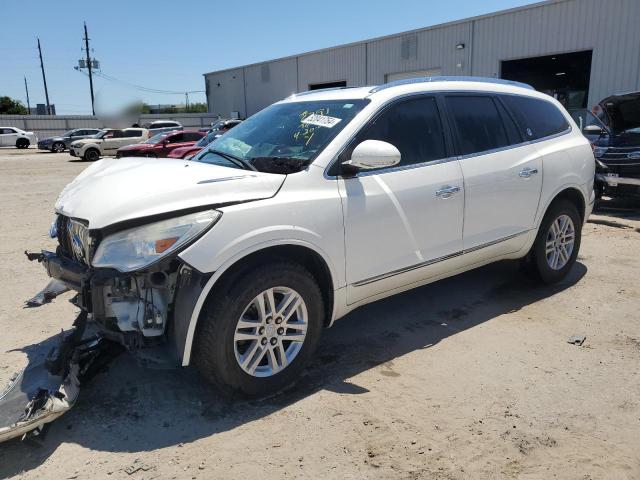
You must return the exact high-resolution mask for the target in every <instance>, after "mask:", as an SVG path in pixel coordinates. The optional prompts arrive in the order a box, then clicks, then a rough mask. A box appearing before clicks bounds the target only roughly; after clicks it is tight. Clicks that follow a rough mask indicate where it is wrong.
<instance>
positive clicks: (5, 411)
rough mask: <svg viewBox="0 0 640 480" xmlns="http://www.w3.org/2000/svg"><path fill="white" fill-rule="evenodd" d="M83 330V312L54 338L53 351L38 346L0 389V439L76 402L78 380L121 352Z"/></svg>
mask: <svg viewBox="0 0 640 480" xmlns="http://www.w3.org/2000/svg"><path fill="white" fill-rule="evenodd" d="M86 332H87V315H86V313H84V312H82V313H80V315H78V318H77V319H76V321H75V322H74V327H73V329H71V330H70V331H68V332H63V333H60V334H59V335H58V336H57V337H56V339H57V340H58V345H57V346H56V347H55V348H54V349H53V350H51V351H49V352H48V353H45V352H44V351H45V349H47V348H49V347H48V346H46V345H39V346H38V347H37V350H41V351H36V352H35V353H34V354H33V355H32V357H33V358H32V360H30V362H29V365H28V366H27V367H26V368H25V369H24V370H23V371H22V372H20V373H19V374H17V375H15V376H14V378H13V379H12V380H11V381H10V383H9V384H8V385H7V387H6V388H5V389H4V391H3V392H2V393H0V442H4V441H7V440H10V439H12V438H17V437H23V438H24V437H25V436H37V435H39V434H40V433H42V432H43V429H44V428H45V426H46V425H47V424H48V423H50V422H52V421H54V420H56V419H57V418H58V417H60V416H61V415H63V414H64V413H66V412H67V411H68V410H69V409H70V408H72V407H73V406H74V405H75V403H76V400H77V399H78V395H79V393H80V385H81V383H82V382H83V381H86V380H88V379H89V378H90V377H91V376H92V375H93V374H94V373H96V372H97V371H98V370H99V368H100V366H101V365H103V363H104V361H106V360H107V359H110V358H112V357H113V356H114V354H117V353H119V352H120V348H119V347H118V346H117V345H115V344H109V343H108V342H105V341H104V340H102V339H101V338H100V337H99V336H97V335H93V336H89V337H85V333H86Z"/></svg>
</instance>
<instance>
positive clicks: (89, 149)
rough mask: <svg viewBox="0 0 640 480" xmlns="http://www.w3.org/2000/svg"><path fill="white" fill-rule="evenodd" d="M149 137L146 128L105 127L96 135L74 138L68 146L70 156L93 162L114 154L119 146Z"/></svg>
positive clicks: (138, 141) (145, 139)
mask: <svg viewBox="0 0 640 480" xmlns="http://www.w3.org/2000/svg"><path fill="white" fill-rule="evenodd" d="M148 139H149V130H147V129H146V128H124V129H122V130H119V129H113V128H107V129H105V130H103V131H101V132H99V133H97V134H96V135H93V136H91V137H89V138H83V139H82V140H76V141H74V142H72V143H71V145H70V146H69V154H70V155H71V156H72V157H80V158H82V159H83V160H87V161H89V162H94V161H96V160H98V159H99V158H100V157H104V156H106V155H115V154H116V152H117V151H118V149H119V148H120V147H126V146H127V145H133V144H135V143H141V142H144V141H147V140H148Z"/></svg>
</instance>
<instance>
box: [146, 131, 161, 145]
mask: <svg viewBox="0 0 640 480" xmlns="http://www.w3.org/2000/svg"><path fill="white" fill-rule="evenodd" d="M166 136H167V134H166V133H158V134H157V135H154V136H153V137H151V138H150V139H149V140H147V141H146V142H143V143H150V144H152V145H155V144H156V143H160V142H161V141H162V139H163V138H164V137H166Z"/></svg>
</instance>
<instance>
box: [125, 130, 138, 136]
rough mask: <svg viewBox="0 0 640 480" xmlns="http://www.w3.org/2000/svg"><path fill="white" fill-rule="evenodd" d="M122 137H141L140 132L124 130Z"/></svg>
mask: <svg viewBox="0 0 640 480" xmlns="http://www.w3.org/2000/svg"><path fill="white" fill-rule="evenodd" d="M124 136H125V137H141V136H142V130H125V132H124Z"/></svg>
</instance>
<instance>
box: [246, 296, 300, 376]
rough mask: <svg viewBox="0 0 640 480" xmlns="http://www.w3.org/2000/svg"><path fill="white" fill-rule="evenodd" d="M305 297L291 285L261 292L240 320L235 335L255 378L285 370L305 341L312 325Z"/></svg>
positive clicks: (250, 371) (247, 371)
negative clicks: (308, 328) (309, 325)
mask: <svg viewBox="0 0 640 480" xmlns="http://www.w3.org/2000/svg"><path fill="white" fill-rule="evenodd" d="M308 324H309V322H308V313H307V306H306V304H305V302H304V300H303V298H302V296H301V295H300V294H299V293H298V292H296V291H295V290H293V289H291V288H288V287H273V288H269V289H268V290H265V291H263V292H262V293H260V294H259V295H257V296H256V297H255V298H254V299H253V300H252V301H251V302H250V303H249V305H247V307H246V308H245V309H244V311H243V313H242V315H240V318H239V319H238V323H237V325H236V331H235V334H234V337H233V344H234V352H235V357H236V360H237V362H238V365H239V366H240V368H241V369H242V370H243V371H244V372H245V373H248V374H249V375H252V376H254V377H270V376H273V375H275V374H277V373H278V372H280V371H282V370H283V369H285V368H286V367H287V366H288V365H289V364H291V362H292V361H293V360H294V359H295V358H296V356H297V355H298V353H300V350H301V349H302V346H303V344H304V341H305V338H306V335H307V327H308Z"/></svg>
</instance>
